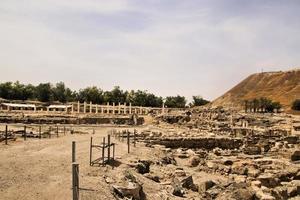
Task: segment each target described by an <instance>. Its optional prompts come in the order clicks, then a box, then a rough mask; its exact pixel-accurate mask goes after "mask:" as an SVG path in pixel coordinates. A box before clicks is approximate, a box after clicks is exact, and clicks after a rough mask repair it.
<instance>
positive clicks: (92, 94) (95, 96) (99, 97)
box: [77, 86, 104, 104]
mask: <svg viewBox="0 0 300 200" xmlns="http://www.w3.org/2000/svg"><path fill="white" fill-rule="evenodd" d="M77 100H78V101H81V102H83V101H86V102H90V101H91V102H92V103H97V104H102V103H103V102H104V100H103V91H102V90H101V89H99V88H97V87H96V86H93V87H87V88H85V89H82V90H79V93H78V95H77Z"/></svg>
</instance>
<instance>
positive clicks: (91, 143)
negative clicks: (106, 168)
mask: <svg viewBox="0 0 300 200" xmlns="http://www.w3.org/2000/svg"><path fill="white" fill-rule="evenodd" d="M92 154H93V137H91V142H90V166H92Z"/></svg>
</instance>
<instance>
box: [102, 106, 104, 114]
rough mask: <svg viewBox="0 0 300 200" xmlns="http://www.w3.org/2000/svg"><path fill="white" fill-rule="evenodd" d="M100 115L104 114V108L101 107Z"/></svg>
mask: <svg viewBox="0 0 300 200" xmlns="http://www.w3.org/2000/svg"><path fill="white" fill-rule="evenodd" d="M101 114H104V108H103V106H101Z"/></svg>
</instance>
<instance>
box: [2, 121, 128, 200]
mask: <svg viewBox="0 0 300 200" xmlns="http://www.w3.org/2000/svg"><path fill="white" fill-rule="evenodd" d="M10 127H11V126H10ZM93 128H95V127H93ZM1 129H4V128H3V126H2V127H1ZM16 129H17V128H16ZM19 129H22V128H19ZM75 129H76V128H75ZM83 129H84V130H86V131H88V132H89V134H82V135H79V134H74V135H71V134H69V133H67V134H66V136H64V135H63V134H60V137H58V138H57V137H54V136H52V138H51V139H41V140H40V139H35V138H27V141H23V139H21V138H18V139H17V141H15V142H9V145H4V143H3V142H2V143H0V199H3V200H4V199H24V200H25V199H28V200H29V199H30V200H32V199H52V200H53V199H71V197H72V195H71V193H72V190H71V143H72V141H76V157H77V158H76V159H77V162H78V163H79V165H80V167H79V171H80V187H81V188H82V190H81V191H80V196H81V198H82V199H113V196H112V195H111V193H110V190H109V186H108V185H107V186H106V185H105V184H103V178H102V177H101V173H105V170H107V167H91V166H89V145H90V137H91V136H93V138H94V141H95V143H100V141H102V137H103V136H106V135H107V133H108V131H109V130H110V129H111V128H108V127H98V128H95V134H94V135H93V134H92V128H89V127H86V128H83ZM112 141H114V139H113V138H112ZM133 151H134V149H133ZM97 153H98V155H99V156H100V154H101V153H100V152H99V151H95V154H97ZM126 154H127V145H126V144H125V143H119V144H118V146H117V148H116V157H117V158H118V159H119V160H121V159H122V157H123V156H124V155H126ZM95 157H97V155H95ZM104 186H106V187H104Z"/></svg>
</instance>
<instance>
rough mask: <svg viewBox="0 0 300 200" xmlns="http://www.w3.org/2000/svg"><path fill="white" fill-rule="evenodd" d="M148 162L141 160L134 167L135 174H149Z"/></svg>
mask: <svg viewBox="0 0 300 200" xmlns="http://www.w3.org/2000/svg"><path fill="white" fill-rule="evenodd" d="M150 163H151V162H150V161H148V160H141V161H139V162H138V164H137V165H136V169H137V172H138V173H140V174H146V173H149V172H150Z"/></svg>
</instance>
